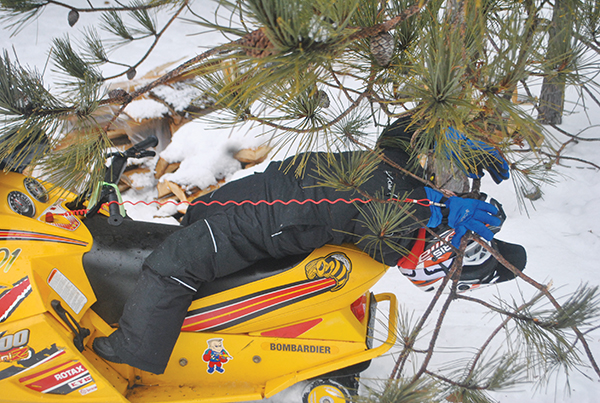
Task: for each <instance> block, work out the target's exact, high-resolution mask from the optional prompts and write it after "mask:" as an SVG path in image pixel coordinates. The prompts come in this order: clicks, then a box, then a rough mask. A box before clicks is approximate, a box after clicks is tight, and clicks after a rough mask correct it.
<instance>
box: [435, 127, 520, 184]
mask: <svg viewBox="0 0 600 403" xmlns="http://www.w3.org/2000/svg"><path fill="white" fill-rule="evenodd" d="M445 134H446V138H447V139H449V140H455V141H456V142H463V143H464V146H466V147H468V148H470V149H471V150H473V151H485V152H486V153H487V154H489V156H487V155H485V156H482V157H481V159H480V161H479V162H478V163H477V167H476V168H477V173H473V172H467V176H468V177H469V178H475V179H479V178H481V177H482V176H483V169H486V170H487V171H488V172H489V173H490V176H491V177H492V179H493V180H494V182H496V183H500V182H502V181H503V180H505V179H508V178H509V177H510V173H509V172H510V171H509V167H508V162H506V160H505V159H504V158H502V156H501V155H500V153H499V152H498V150H496V149H495V148H494V147H491V146H489V145H487V144H485V143H484V142H482V141H478V140H471V139H468V138H467V137H466V136H465V135H464V134H462V133H460V132H459V131H458V130H456V129H455V128H453V127H449V128H448V130H446V133H445ZM452 157H453V158H454V159H455V160H458V156H457V155H456V154H455V153H454V152H453V153H452ZM458 165H459V166H460V164H458Z"/></svg>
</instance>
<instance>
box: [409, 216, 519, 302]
mask: <svg viewBox="0 0 600 403" xmlns="http://www.w3.org/2000/svg"><path fill="white" fill-rule="evenodd" d="M493 230H495V232H497V231H499V230H500V227H497V228H494V229H493ZM453 236H454V230H453V229H452V228H448V229H446V230H445V231H443V232H442V233H441V235H440V236H439V238H436V239H428V236H427V232H426V231H425V228H421V229H419V231H418V234H417V239H416V240H415V242H414V244H413V247H412V249H411V251H410V253H409V254H408V255H407V256H405V257H404V258H402V259H400V261H399V262H398V268H399V269H400V272H401V273H402V274H403V275H405V276H406V277H407V278H408V279H409V280H410V281H411V282H412V283H413V284H414V285H416V286H417V287H419V288H420V289H422V290H424V291H435V290H437V289H438V288H439V287H440V286H441V284H442V279H443V278H444V277H445V276H446V274H447V273H448V272H449V271H450V268H451V267H452V264H453V263H454V259H455V257H456V253H455V252H454V250H453V248H452V247H451V246H450V241H451V240H452V237H453ZM486 242H487V244H488V245H489V246H490V247H492V248H493V249H495V250H497V251H498V252H499V253H500V255H502V256H503V257H504V258H505V259H506V260H507V261H508V262H509V263H511V264H512V265H513V266H515V267H516V268H517V269H519V270H524V269H525V264H526V263H527V254H526V252H525V248H523V246H521V245H517V244H511V243H508V242H504V241H501V240H497V239H492V240H491V241H489V242H488V241H486ZM514 278H515V274H514V273H513V272H512V271H510V270H509V269H508V268H506V267H504V265H502V264H501V263H500V262H498V260H496V258H494V256H493V255H492V253H491V252H489V251H488V250H487V249H485V248H484V247H483V246H481V245H480V244H479V243H477V242H475V241H469V243H468V244H467V246H466V248H465V254H464V258H463V267H462V273H461V275H460V280H459V282H458V291H459V292H464V291H467V290H471V289H474V288H478V287H480V286H482V285H485V284H494V283H501V282H504V281H508V280H512V279H514Z"/></svg>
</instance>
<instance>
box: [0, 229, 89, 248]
mask: <svg viewBox="0 0 600 403" xmlns="http://www.w3.org/2000/svg"><path fill="white" fill-rule="evenodd" d="M0 240H3V241H45V242H58V243H68V244H72V245H79V246H87V242H83V241H78V240H77V239H71V238H65V237H62V236H57V235H48V234H42V233H38V232H26V231H10V230H0Z"/></svg>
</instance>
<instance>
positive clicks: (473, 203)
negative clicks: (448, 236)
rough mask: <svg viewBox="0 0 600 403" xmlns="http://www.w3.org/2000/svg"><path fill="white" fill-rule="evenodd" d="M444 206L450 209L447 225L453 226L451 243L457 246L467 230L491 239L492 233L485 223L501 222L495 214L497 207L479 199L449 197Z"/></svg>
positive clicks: (494, 223) (497, 223)
mask: <svg viewBox="0 0 600 403" xmlns="http://www.w3.org/2000/svg"><path fill="white" fill-rule="evenodd" d="M446 206H448V209H449V210H450V214H448V225H450V226H451V227H452V228H454V232H455V234H454V237H453V238H452V245H454V246H455V247H457V248H458V247H459V246H460V240H461V239H462V237H463V235H464V234H466V233H467V231H468V230H471V231H473V232H475V233H476V234H478V235H479V236H482V237H483V238H485V239H487V240H488V241H491V240H492V238H493V237H494V233H493V232H492V230H490V229H489V228H488V227H486V225H485V224H490V225H500V224H501V223H502V220H500V218H498V217H496V216H495V214H498V209H497V208H496V207H494V206H492V205H491V204H489V203H486V202H484V201H481V200H476V199H463V198H460V197H451V198H449V199H448V201H447V202H446Z"/></svg>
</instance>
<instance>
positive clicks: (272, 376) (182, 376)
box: [127, 294, 398, 403]
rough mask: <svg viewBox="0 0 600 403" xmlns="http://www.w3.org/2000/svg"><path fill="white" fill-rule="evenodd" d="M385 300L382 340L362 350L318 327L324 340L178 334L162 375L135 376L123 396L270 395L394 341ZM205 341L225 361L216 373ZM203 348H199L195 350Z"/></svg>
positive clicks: (393, 307)
mask: <svg viewBox="0 0 600 403" xmlns="http://www.w3.org/2000/svg"><path fill="white" fill-rule="evenodd" d="M376 298H377V301H378V302H381V301H389V302H390V313H389V323H388V326H387V327H388V336H387V339H386V341H385V342H384V343H382V344H381V345H379V346H377V347H375V348H372V349H368V348H367V347H366V344H365V335H364V334H363V339H362V340H361V341H354V342H351V341H339V340H337V339H336V333H337V331H336V329H335V328H332V327H331V326H327V325H326V323H323V328H322V329H320V330H319V331H321V332H323V333H327V332H328V338H327V339H316V338H315V339H306V338H302V339H298V338H295V339H289V338H273V337H261V336H251V335H244V334H239V335H233V334H219V333H205V332H200V333H191V332H183V333H181V335H180V338H179V340H178V342H177V346H176V348H175V351H174V352H173V355H172V357H171V361H170V363H169V366H168V367H167V370H166V372H165V374H163V375H160V376H159V375H153V374H149V373H144V372H140V373H139V376H140V380H139V381H138V382H137V383H138V385H136V387H135V388H133V389H131V391H130V392H129V394H128V395H127V398H128V399H129V400H130V401H131V402H148V403H149V402H186V401H198V402H200V401H201V402H236V401H245V400H257V399H261V398H264V397H270V396H273V395H274V394H276V393H279V392H280V391H282V390H284V389H285V388H287V387H289V386H292V385H293V384H295V383H297V382H300V381H303V380H306V379H310V378H313V377H315V376H319V375H322V374H326V373H329V372H331V371H335V370H337V369H340V368H345V367H348V366H351V365H354V364H358V363H360V362H363V361H367V360H370V359H373V358H375V357H378V356H380V355H382V354H384V353H385V352H387V351H388V350H389V349H390V348H391V346H393V345H394V343H395V342H396V334H397V328H396V323H397V318H398V315H397V301H396V298H395V296H394V295H392V294H380V295H377V296H376ZM211 340H219V341H220V348H222V349H223V350H221V352H224V354H225V355H226V357H227V358H226V362H223V363H221V369H222V370H223V372H222V373H217V371H214V372H212V373H209V372H208V369H209V365H208V363H207V362H206V361H205V360H204V357H203V356H204V354H205V352H206V350H207V349H208V348H209V346H208V343H209V342H210V341H211ZM202 346H204V348H200V347H202Z"/></svg>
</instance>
